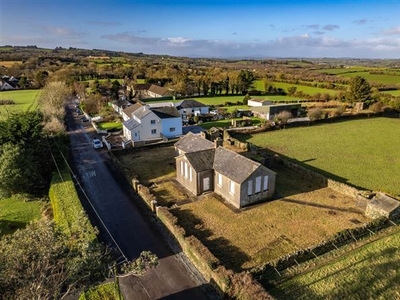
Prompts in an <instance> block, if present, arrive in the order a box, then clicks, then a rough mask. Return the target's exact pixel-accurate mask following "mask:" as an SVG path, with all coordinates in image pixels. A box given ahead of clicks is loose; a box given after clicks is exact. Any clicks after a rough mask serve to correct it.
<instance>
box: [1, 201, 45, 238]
mask: <svg viewBox="0 0 400 300" xmlns="http://www.w3.org/2000/svg"><path fill="white" fill-rule="evenodd" d="M45 205H46V202H44V201H42V200H40V199H37V200H29V201H25V199H22V198H21V197H10V198H5V199H0V237H1V236H2V235H5V234H11V233H13V232H14V231H15V230H17V229H19V228H24V227H25V226H26V225H27V224H28V223H30V222H31V221H34V220H38V219H40V217H41V214H42V211H43V209H44V207H45Z"/></svg>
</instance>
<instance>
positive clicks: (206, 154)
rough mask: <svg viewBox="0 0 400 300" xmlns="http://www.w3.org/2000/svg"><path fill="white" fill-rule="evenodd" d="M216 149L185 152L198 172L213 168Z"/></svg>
mask: <svg viewBox="0 0 400 300" xmlns="http://www.w3.org/2000/svg"><path fill="white" fill-rule="evenodd" d="M214 153H215V151H214V149H207V150H202V151H197V152H191V153H186V154H183V155H185V156H186V158H187V160H188V161H189V163H190V165H191V166H192V167H193V169H194V170H195V171H196V172H201V171H206V170H211V169H212V167H213V163H214Z"/></svg>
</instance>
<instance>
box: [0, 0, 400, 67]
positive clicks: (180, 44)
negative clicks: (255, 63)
mask: <svg viewBox="0 0 400 300" xmlns="http://www.w3.org/2000/svg"><path fill="white" fill-rule="evenodd" d="M0 24H1V28H0V45H13V46H25V45H36V46H37V47H43V48H51V49H53V48H55V47H65V48H69V47H75V48H82V49H104V50H114V51H124V52H131V53H137V52H143V53H146V54H160V55H172V56H189V57H214V58H246V57H254V58H324V57H329V58H343V57H348V58H372V59H379V58H381V59H384V58H393V59H400V1H399V0H380V1H379V0H348V1H345V0H332V1H326V0H319V1H317V0H305V1H300V0H286V1H279V0H264V1H262V0H247V1H241V0H230V1H225V0H212V1H210V0H203V1H198V0H186V1H183V0H130V1H129V0H107V1H105V0H80V1H77V0H0ZM0 59H1V58H0Z"/></svg>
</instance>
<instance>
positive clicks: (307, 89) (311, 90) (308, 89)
mask: <svg viewBox="0 0 400 300" xmlns="http://www.w3.org/2000/svg"><path fill="white" fill-rule="evenodd" d="M269 84H271V85H273V86H274V87H276V88H281V89H283V90H284V91H286V92H287V90H288V88H290V87H292V86H295V87H296V88H297V90H296V91H297V92H303V93H304V94H307V95H315V94H318V93H319V94H329V95H335V94H337V93H338V91H336V90H330V89H322V88H318V87H312V86H308V85H301V84H294V83H285V82H278V81H271V82H269ZM254 87H255V89H256V90H258V91H265V88H264V82H263V81H262V80H256V81H255V82H254ZM292 99H294V98H293V97H292Z"/></svg>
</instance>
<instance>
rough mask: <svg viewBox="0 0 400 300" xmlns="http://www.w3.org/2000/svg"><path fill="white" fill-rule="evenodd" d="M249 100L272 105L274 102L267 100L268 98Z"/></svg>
mask: <svg viewBox="0 0 400 300" xmlns="http://www.w3.org/2000/svg"><path fill="white" fill-rule="evenodd" d="M249 101H253V102H258V103H262V104H264V105H273V104H274V102H272V101H269V100H267V99H249Z"/></svg>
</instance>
